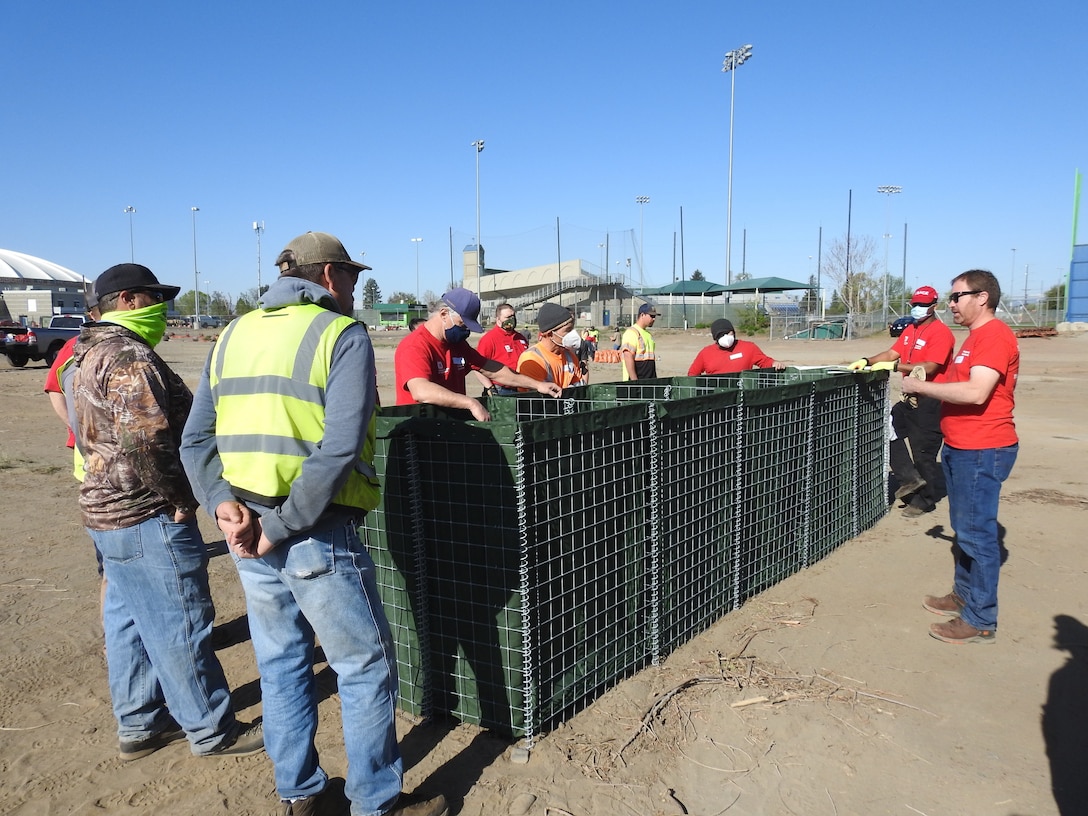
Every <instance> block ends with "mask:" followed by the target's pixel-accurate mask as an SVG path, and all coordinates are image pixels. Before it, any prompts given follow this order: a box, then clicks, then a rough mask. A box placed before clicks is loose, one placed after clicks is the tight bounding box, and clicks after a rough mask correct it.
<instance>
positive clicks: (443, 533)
mask: <svg viewBox="0 0 1088 816" xmlns="http://www.w3.org/2000/svg"><path fill="white" fill-rule="evenodd" d="M503 430H504V426H502V425H495V426H490V425H488V426H482V425H476V424H475V423H456V422H442V421H436V422H433V423H430V425H429V427H426V428H419V429H417V433H416V434H415V436H416V438H415V445H416V447H415V452H416V455H417V458H418V461H419V475H420V476H419V477H420V488H421V489H420V517H421V528H420V532H421V540H422V541H424V542H426V544H425V550H426V552H425V559H424V560H425V568H424V572H425V574H426V580H427V595H428V626H427V637H428V645H429V647H430V648H429V659H430V672H429V681H430V682H429V685H430V687H431V700H432V712H433V713H435V714H451V715H453V716H455V717H457V718H458V719H461V720H464V721H466V722H471V723H477V724H479V725H482V726H484V727H486V728H494V729H496V730H499V731H502V732H504V733H510V734H517V733H521V732H522V731H523V729H524V727H525V705H526V703H525V699H524V697H523V689H524V687H525V678H524V675H523V667H524V659H523V651H524V647H523V643H522V632H523V618H522V615H523V602H522V596H521V593H520V591H519V590H520V579H519V570H520V566H521V542H520V534H519V527H520V524H519V519H518V514H517V507H518V504H517V495H516V481H517V479H518V474H517V471H516V467H515V456H516V454H515V451H514V446H513V444H512V439H510V438H509V437H508V436H507V437H506V438H503V435H501V434H500V433H497V432H500V431H503Z"/></svg>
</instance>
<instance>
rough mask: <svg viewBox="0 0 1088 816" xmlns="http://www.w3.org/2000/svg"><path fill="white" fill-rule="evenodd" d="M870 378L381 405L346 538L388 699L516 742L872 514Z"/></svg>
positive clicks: (880, 400)
mask: <svg viewBox="0 0 1088 816" xmlns="http://www.w3.org/2000/svg"><path fill="white" fill-rule="evenodd" d="M887 400H888V380H887V375H886V373H884V372H879V373H868V372H866V373H853V372H851V373H842V372H834V371H832V370H828V369H787V370H785V371H781V372H777V371H753V372H745V373H743V374H737V375H725V376H720V377H677V378H670V379H659V380H650V381H641V382H637V383H602V384H598V385H590V386H587V387H583V388H574V389H568V391H566V392H564V394H563V396H562V397H560V398H559V399H551V398H545V397H541V396H539V395H536V394H525V395H519V396H514V397H492V398H489V400H488V403H487V407H488V410H489V411H490V412H491V415H492V421H491V422H488V423H480V422H475V421H471V417H470V415H469V414H468V412H458V411H447V410H443V409H437V408H434V407H430V406H407V407H396V408H387V409H383V410H382V414H381V416H380V418H379V420H378V440H377V442H378V444H377V449H376V465H377V468H378V472H379V475H380V477H381V479H382V482H383V495H382V501H381V504H380V505H379V507H378V508H377V510H376V511H375V512H373V513H371V514H369V516H368V517H367V520H366V522H365V524H364V526H363V529H362V530H361V533H362V534H363V536H364V540H365V541H366V543H367V546H368V548H369V550H370V552H371V554H372V555H373V557H374V561H375V564H376V565H377V568H378V584H379V587H380V589H381V593H382V598H383V601H384V603H385V606H386V609H387V612H388V615H389V619H390V625H391V627H392V630H393V636H394V640H395V645H396V653H397V664H398V668H399V672H400V688H399V692H400V705H401V707H402V708H404V709H405V710H406V711H409V712H411V713H413V714H416V715H419V716H453V717H456V718H458V719H461V720H463V721H466V722H471V723H476V724H479V725H481V726H483V727H486V728H490V729H494V730H496V731H499V732H501V733H504V734H507V735H510V736H513V737H524V738H527V740H528V742H529V744H530V745H531V744H532V741H533V738H534V737H535V736H537V735H539V734H541V733H544V732H546V731H547V730H550V729H551V728H554V727H555V726H556V725H557V724H558V723H560V722H562V721H563V720H564V719H567V718H569V717H570V716H572V715H573V714H575V713H577V712H578V711H580V710H582V709H583V708H585V707H586V706H587V705H589V704H590V703H591V702H592V701H593V700H594V699H596V698H597V697H598V696H599V695H600V694H601V693H602V692H603V691H605V690H606V689H608V688H609V687H611V686H613V685H615V684H616V683H617V682H619V681H620V680H622V679H624V678H625V677H628V676H630V675H632V674H633V673H635V672H637V671H638V670H640V669H642V668H644V667H645V666H647V665H650V664H653V663H656V662H659V661H661V660H662V659H664V658H665V657H666V656H667V655H668V654H669V653H671V652H672V651H673V650H675V649H676V648H677V647H679V646H681V645H682V644H684V643H685V642H687V641H688V640H690V639H691V638H692V637H694V636H695V635H697V634H699V633H700V632H702V631H704V630H705V629H706V628H708V627H709V626H710V625H712V624H713V623H714V622H715V621H716V620H718V619H719V618H721V617H722V616H723V615H725V614H726V613H728V612H729V611H731V610H733V609H736V608H737V607H739V606H740V605H741V604H743V603H744V602H745V600H746V599H748V598H750V597H752V596H753V595H755V594H757V593H759V592H761V591H763V590H765V589H766V588H768V587H770V586H772V585H773V584H775V583H777V582H778V581H781V580H783V579H784V578H786V577H788V576H789V575H792V574H793V573H795V572H797V571H798V570H800V569H802V568H804V567H806V566H808V565H810V564H812V563H815V562H816V561H818V560H819V559H820V558H823V557H824V556H826V555H827V554H828V553H830V552H832V551H833V550H834V549H835V548H836V547H838V546H839V545H840V544H842V543H843V542H844V541H847V540H848V539H850V538H852V537H854V536H856V535H857V534H858V533H860V532H862V531H863V530H865V529H867V528H868V527H870V526H872V525H873V524H875V523H876V522H877V521H878V520H879V519H880V518H881V516H882V515H883V514H884V512H886V509H887V499H886V496H887V476H886V472H887V471H886V455H887V454H886V448H887Z"/></svg>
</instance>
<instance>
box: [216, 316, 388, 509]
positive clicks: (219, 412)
mask: <svg viewBox="0 0 1088 816" xmlns="http://www.w3.org/2000/svg"><path fill="white" fill-rule="evenodd" d="M354 323H355V320H353V319H352V318H350V317H346V316H345V315H341V314H337V313H336V312H331V311H329V310H328V309H325V308H322V307H321V306H318V305H317V304H314V303H306V304H298V305H294V306H286V307H283V308H280V309H270V310H263V309H262V310H257V311H253V312H250V313H249V314H246V315H243V316H242V317H240V318H238V319H237V320H235V321H234V322H233V323H231V325H230V326H228V327H227V329H226V330H225V331H224V332H223V334H222V335H221V336H220V337H219V339H218V340H217V341H216V344H215V348H214V349H213V350H212V358H211V366H210V384H211V390H212V399H213V401H214V404H215V411H216V423H215V435H216V445H217V447H218V450H219V458H220V459H221V460H222V462H223V478H224V479H226V480H227V482H229V483H230V485H231V488H232V489H233V490H234V492H235V494H236V495H237V496H238V497H239V498H240V499H243V500H245V499H252V500H255V501H257V502H260V503H261V504H265V505H268V506H278V505H279V504H282V503H283V502H284V500H286V498H287V495H288V494H289V493H290V492H291V484H292V482H294V480H295V479H297V478H298V477H299V476H300V475H301V473H302V464H303V462H305V461H306V458H307V457H308V456H309V455H310V454H311V453H313V451H314V450H316V449H317V446H318V444H319V443H320V442H321V439H322V437H323V436H324V431H325V386H326V385H327V383H328V379H329V365H330V363H331V361H332V354H333V347H334V346H335V345H336V340H337V338H339V337H340V335H341V334H342V333H343V332H344V331H345V330H346V329H347V328H348V327H349V326H351V325H353V324H354ZM373 387H374V388H375V389H377V385H376V384H374V386H373ZM376 414H377V408H375V414H374V415H371V417H370V424H369V426H368V427H367V433H366V441H365V443H364V445H363V451H362V454H361V456H360V457H359V461H358V462H356V465H355V469H354V470H353V471H352V472H351V474H350V475H349V476H348V481H347V483H346V484H345V485H344V487H343V488H342V489H341V490H340V492H339V493H337V494H336V496H335V497H334V498H333V501H332V505H333V506H338V507H344V508H350V509H355V508H361V509H363V510H373V509H374V508H375V507H377V506H378V500H379V498H380V489H379V484H378V478H377V474H376V472H375V470H374V439H375V428H376V418H375V415H376Z"/></svg>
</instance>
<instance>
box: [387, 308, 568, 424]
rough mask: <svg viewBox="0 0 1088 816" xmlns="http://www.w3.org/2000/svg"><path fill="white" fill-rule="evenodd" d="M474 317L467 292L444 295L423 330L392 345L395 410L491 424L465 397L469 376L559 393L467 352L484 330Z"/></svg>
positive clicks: (475, 310)
mask: <svg viewBox="0 0 1088 816" xmlns="http://www.w3.org/2000/svg"><path fill="white" fill-rule="evenodd" d="M479 316H480V299H479V298H478V297H477V296H476V295H475V293H473V292H470V291H469V290H468V289H462V288H455V289H450V290H449V291H448V292H446V293H445V294H444V295H442V298H441V300H439V301H438V303H436V304H435V305H434V307H433V308H432V309H431V314H430V316H429V317H428V318H427V320H426V321H425V322H424V323H423V325H422V326H420V327H419V328H418V329H416V330H415V331H414V332H411V333H410V334H408V335H407V336H406V337H405V338H404V339H403V340H401V341H400V343H399V344H398V345H397V350H396V353H395V354H394V356H393V366H394V368H395V370H396V384H397V405H412V404H413V403H429V404H431V405H442V406H445V407H447V408H464V409H465V410H467V411H470V412H471V413H472V416H473V417H475V418H476V419H478V420H480V421H481V422H487V421H488V420H490V419H491V414H490V413H489V412H488V410H487V409H486V408H485V407H484V406H483V404H482V403H481V402H480V401H479V400H477V399H474V398H472V397H469V396H466V393H465V377H466V376H467V375H468V373H469V372H470V371H482V372H483V373H484V375H485V376H486V377H487V378H488V379H489V380H491V381H492V382H495V383H498V384H499V385H501V386H505V387H507V388H521V389H525V390H528V391H537V392H539V393H541V394H544V395H545V396H551V397H558V396H559V395H560V394H561V393H562V389H561V388H560V387H559V386H558V385H556V384H555V383H549V382H537V381H536V380H534V379H532V378H531V377H526V376H525V375H523V374H518V373H517V372H515V371H511V370H510V369H509V368H507V367H506V366H504V365H503V364H502V363H500V362H498V361H497V360H490V359H488V358H487V357H484V356H483V355H482V354H480V353H479V352H478V351H477V350H476V349H474V348H473V347H472V346H470V345H469V344H468V338H469V336H470V335H471V334H472V333H473V332H477V333H482V332H483V330H484V329H483V326H481V325H480V324H479V323H478V322H477V318H478V317H479Z"/></svg>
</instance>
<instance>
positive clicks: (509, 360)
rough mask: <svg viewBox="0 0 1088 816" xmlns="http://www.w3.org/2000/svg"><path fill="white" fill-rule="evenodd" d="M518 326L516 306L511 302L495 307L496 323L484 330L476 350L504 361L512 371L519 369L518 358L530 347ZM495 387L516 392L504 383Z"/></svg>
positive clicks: (500, 390)
mask: <svg viewBox="0 0 1088 816" xmlns="http://www.w3.org/2000/svg"><path fill="white" fill-rule="evenodd" d="M517 326H518V318H517V313H516V312H515V311H514V307H513V306H511V305H510V304H509V303H500V304H499V305H498V306H496V307H495V325H494V326H492V327H491V328H490V329H488V330H487V331H486V332H484V335H483V337H481V338H480V342H479V343H477V344H476V351H478V352H480V354H481V355H482V356H484V357H486V358H487V359H489V360H496V361H498V362H500V363H502V364H503V365H504V366H506V367H507V368H509V369H510V370H511V371H517V368H518V360H520V359H521V355H522V353H523V352H524V351H525V350H526V349H527V348H529V341H528V340H526V339H525V335H523V334H522V333H521V332H519V331H518V330H517ZM495 389H496V390H497V391H498V392H499V393H500V394H513V393H516V392H515V391H514V390H513V389H510V388H507V387H505V386H502V385H497V386H495Z"/></svg>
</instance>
